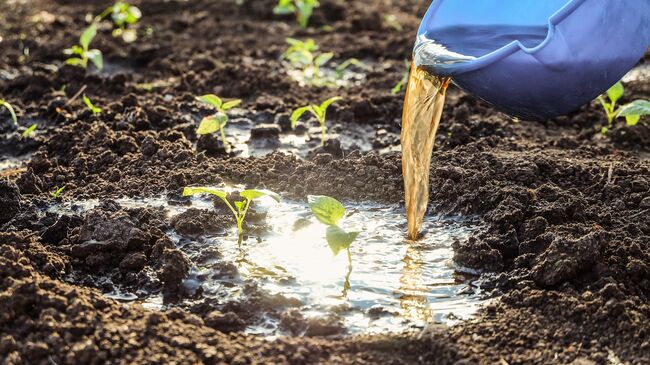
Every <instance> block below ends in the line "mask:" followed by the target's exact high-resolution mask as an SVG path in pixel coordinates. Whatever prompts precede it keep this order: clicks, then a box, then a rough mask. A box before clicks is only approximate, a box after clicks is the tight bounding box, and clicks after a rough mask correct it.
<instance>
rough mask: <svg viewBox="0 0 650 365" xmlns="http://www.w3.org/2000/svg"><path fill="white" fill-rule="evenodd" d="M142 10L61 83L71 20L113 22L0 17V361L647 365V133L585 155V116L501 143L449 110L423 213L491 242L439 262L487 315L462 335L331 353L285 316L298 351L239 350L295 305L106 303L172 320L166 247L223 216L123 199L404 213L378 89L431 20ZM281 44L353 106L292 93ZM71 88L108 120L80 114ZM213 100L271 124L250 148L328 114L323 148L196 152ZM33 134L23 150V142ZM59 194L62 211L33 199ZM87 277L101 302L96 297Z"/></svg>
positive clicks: (333, 337) (477, 106)
mask: <svg viewBox="0 0 650 365" xmlns="http://www.w3.org/2000/svg"><path fill="white" fill-rule="evenodd" d="M138 3H139V5H140V7H141V8H142V10H143V13H144V18H143V19H142V21H141V23H140V24H139V25H138V26H137V27H138V31H139V34H140V38H139V40H138V41H136V42H135V43H133V44H128V45H127V44H124V43H123V42H122V41H121V40H119V39H114V38H112V37H111V35H110V30H109V28H110V26H109V25H108V24H105V25H104V26H103V27H102V29H100V33H99V35H98V37H97V39H96V40H95V41H94V42H93V46H94V47H96V48H99V49H101V50H102V51H103V52H104V55H105V58H106V63H107V68H106V70H104V71H102V72H98V71H96V70H89V72H87V73H86V72H84V71H83V70H81V69H78V68H73V67H70V66H64V65H62V61H63V60H64V59H65V55H63V53H62V50H63V49H64V48H67V47H69V46H71V45H72V44H73V43H74V42H75V41H76V39H77V37H78V35H79V34H80V32H81V30H82V29H83V28H84V27H85V25H86V23H85V19H86V18H87V16H86V14H97V13H99V12H100V11H101V10H103V9H104V8H105V7H106V6H108V5H109V3H108V2H105V1H86V2H83V4H79V2H72V1H67V0H58V1H44V0H34V1H19V0H15V1H13V0H12V1H8V2H7V3H6V7H7V9H6V10H7V11H3V12H2V13H1V14H0V49H1V50H2V52H0V96H1V97H2V98H3V99H5V100H7V101H9V102H11V103H12V104H13V105H14V106H15V108H16V109H17V112H18V115H19V126H18V127H16V126H14V125H13V123H11V121H10V119H9V114H8V113H7V112H6V111H5V110H4V109H2V110H0V156H1V157H2V158H3V159H6V158H24V159H26V160H27V161H28V162H27V163H26V164H25V166H21V165H20V164H16V166H13V167H11V168H10V169H5V170H2V172H1V174H2V181H0V206H1V207H2V210H1V211H0V226H1V227H2V228H1V231H2V232H0V274H1V275H0V279H1V280H0V308H2V310H1V311H0V359H2V360H3V362H4V363H6V364H51V363H56V364H86V363H87V364H92V363H235V364H239V363H241V364H244V363H296V364H301V363H394V364H402V363H403V364H408V363H425V364H431V363H438V364H453V363H484V364H494V363H501V364H528V363H540V364H541V363H544V364H548V363H558V364H570V363H573V364H618V363H630V364H646V363H649V362H650V326H649V325H648V323H650V321H649V317H650V306H649V305H648V297H649V295H650V266H649V265H650V219H648V218H650V162H649V160H648V156H650V155H649V153H650V124H649V123H648V121H647V120H645V121H641V122H640V123H639V124H638V125H637V126H634V127H629V126H626V125H624V123H616V124H615V125H614V126H613V128H611V130H610V131H609V132H608V133H607V134H606V135H604V136H603V135H601V134H600V133H599V131H600V127H601V126H602V125H603V124H604V123H606V120H605V118H604V115H603V113H602V111H601V110H600V106H598V105H597V104H596V103H592V104H591V105H587V106H584V107H582V108H581V109H580V110H578V111H576V112H574V113H572V114H571V115H568V116H565V117H561V118H557V119H554V120H549V121H546V122H527V121H513V120H512V119H510V118H508V117H507V116H505V115H503V114H500V113H498V112H496V111H494V110H493V109H492V108H490V107H489V106H487V105H485V104H483V103H481V102H480V101H477V100H476V99H474V98H473V97H471V96H469V95H466V94H464V93H463V92H462V91H460V90H458V89H455V88H452V89H450V90H449V93H448V101H447V106H446V108H445V111H444V114H443V117H442V122H441V127H440V131H439V132H438V137H437V141H436V144H437V147H436V150H435V152H434V156H433V159H432V169H431V182H430V184H431V197H430V202H431V213H432V214H433V213H435V214H458V213H462V214H472V215H478V216H480V217H481V218H482V220H483V221H484V224H485V227H486V229H485V230H481V231H478V232H476V233H475V234H474V235H473V236H472V237H470V239H468V240H467V241H463V242H458V243H457V244H456V245H455V247H454V249H455V261H456V263H457V264H459V265H462V266H464V267H468V268H472V269H475V270H478V271H480V272H481V273H482V280H481V286H482V288H481V289H482V290H484V291H485V292H487V293H489V294H490V295H492V296H493V297H494V298H495V299H494V300H493V301H491V303H490V304H487V305H486V306H485V307H484V308H483V309H481V310H480V311H479V313H478V314H477V315H476V317H475V318H474V319H472V320H469V321H463V322H461V323H459V324H458V325H455V326H453V327H444V326H436V325H431V326H430V327H427V328H426V329H425V330H423V331H421V332H420V333H408V334H401V335H389V334H385V335H374V336H369V335H363V336H355V337H346V336H342V334H341V331H340V328H339V327H338V326H337V324H336V323H335V321H331V320H328V319H322V320H317V321H314V320H311V319H305V318H302V317H301V316H300V315H298V314H295V315H294V314H287V315H286V317H285V318H283V323H284V325H285V326H286V328H287V329H288V330H291V329H296V331H295V332H296V333H304V332H306V333H307V334H309V335H311V336H314V337H308V336H307V337H281V338H279V339H273V340H267V339H264V338H262V337H256V336H251V335H246V334H244V333H242V329H243V328H244V326H245V324H246V321H247V320H248V319H249V318H248V316H250V315H254V314H255V313H256V312H257V311H260V310H262V309H263V308H268V307H269V306H271V307H273V306H283V307H289V308H290V307H291V305H292V303H291V302H290V301H288V300H287V298H283V297H275V296H272V295H270V294H269V293H266V292H265V291H264V290H260V288H258V287H255V286H252V287H250V288H248V292H247V295H246V296H245V299H243V300H242V301H241V302H236V303H233V304H232V306H231V307H230V308H227V309H224V310H221V309H223V308H221V309H215V308H212V307H210V306H201V305H197V306H194V307H189V308H187V307H184V308H172V309H169V310H167V311H163V312H159V311H156V310H151V309H147V308H145V307H143V306H142V305H140V304H137V303H135V304H134V303H129V304H125V303H121V302H120V301H115V300H112V299H110V298H107V297H106V296H104V295H102V292H107V291H110V290H112V289H115V288H116V287H118V288H129V289H134V288H135V289H139V290H144V291H157V290H159V291H161V292H162V293H164V295H165V297H166V298H167V300H169V301H172V302H173V301H174V300H179V299H183V298H185V299H186V298H188V297H190V298H191V296H192V295H197V294H196V293H188V292H187V291H186V290H185V288H184V287H183V285H181V284H182V282H183V280H185V279H186V278H187V277H188V275H189V272H190V268H191V265H192V264H196V263H193V262H191V261H190V259H189V258H188V257H187V255H186V254H184V253H183V252H182V251H181V250H180V249H179V248H178V247H177V246H176V245H175V244H174V242H172V241H171V239H170V238H169V237H168V236H167V235H166V232H167V230H168V229H169V228H170V227H173V228H174V229H176V230H178V231H182V232H185V233H187V234H202V233H205V232H207V231H209V230H214V229H225V228H226V227H227V226H228V224H229V223H228V221H227V219H226V217H227V215H226V213H227V212H224V211H221V210H218V209H215V210H201V209H199V210H191V211H189V213H186V214H184V215H182V216H180V217H177V218H176V219H174V220H173V221H171V220H169V219H167V217H166V216H165V214H164V213H163V212H162V211H160V210H159V209H155V208H142V207H141V208H125V207H122V206H120V205H119V204H116V203H115V202H114V200H116V199H119V198H121V197H125V196H126V197H154V196H155V197H158V196H161V195H162V196H166V197H167V198H168V200H169V202H170V203H174V204H184V203H185V201H184V200H183V199H182V198H180V190H181V188H182V187H183V186H185V185H188V184H202V185H203V184H212V185H218V184H223V183H232V184H243V185H245V186H248V187H255V188H269V189H272V190H274V191H277V192H282V194H283V196H286V197H290V198H293V199H298V200H304V199H305V197H306V195H308V194H325V195H331V196H334V197H337V198H339V199H347V200H350V201H355V200H356V201H367V200H370V201H375V202H380V203H400V204H401V203H403V188H402V178H401V162H400V155H399V153H397V152H391V148H390V147H394V146H397V143H398V139H397V136H398V135H399V126H400V116H401V108H402V102H403V97H404V95H403V93H400V94H397V95H392V94H391V92H390V90H391V88H392V87H393V86H394V85H395V84H396V83H397V82H398V81H399V80H400V79H401V77H402V74H403V71H404V59H405V58H407V57H408V56H409V53H410V49H411V45H412V40H413V34H414V32H415V29H416V27H417V24H418V20H419V18H420V17H421V15H422V14H423V12H424V11H425V10H426V5H427V4H425V3H424V2H421V1H384V2H376V1H370V0H359V1H354V2H338V1H335V0H322V1H321V4H322V6H321V7H320V8H318V9H317V10H316V12H315V15H314V18H313V22H312V24H313V26H312V27H310V28H308V29H307V30H300V29H299V28H298V27H297V26H296V25H295V24H294V23H293V21H292V19H290V18H282V17H280V18H278V17H277V16H275V15H273V13H272V8H273V6H274V1H270V0H269V1H267V0H264V1H261V0H260V1H244V2H242V4H241V5H237V2H235V1H227V0H223V1H222V0H219V1H207V0H205V1H202V0H194V1H179V2H169V1H142V2H138ZM383 14H394V15H395V16H396V18H397V20H398V21H400V22H401V24H402V25H403V27H404V30H403V31H398V30H396V29H394V28H392V27H390V26H389V25H387V24H385V23H384V20H383V18H382V15H383ZM323 25H329V26H331V29H327V28H323V27H322V26H323ZM287 36H292V37H299V38H305V37H312V38H314V39H315V40H316V41H317V42H318V44H319V45H321V47H322V49H323V50H328V51H332V52H334V53H335V60H336V61H338V62H340V61H344V60H345V59H347V58H350V57H355V58H358V59H360V60H362V61H364V62H367V63H368V64H370V65H372V68H371V70H370V71H366V78H365V81H364V82H363V83H362V84H359V85H351V86H349V87H346V88H342V89H338V90H331V89H327V88H302V87H300V86H299V85H298V84H297V83H296V82H295V81H294V80H292V79H291V77H289V76H288V75H287V74H286V73H285V71H284V69H283V66H282V62H281V61H280V55H281V53H282V52H283V51H284V48H285V45H284V38H285V37H287ZM647 59H648V56H646V60H645V61H640V62H641V63H643V62H647ZM143 85H146V87H145V86H143ZM82 88H84V89H83V93H85V94H86V95H87V96H89V97H90V98H91V99H92V100H93V102H94V103H95V104H96V105H98V106H100V107H101V108H102V109H103V112H102V114H100V115H93V114H92V113H91V112H90V111H88V110H87V109H86V108H85V106H84V105H83V104H82V102H81V101H80V98H79V97H76V98H75V97H74V96H75V94H77V93H78V92H79V90H81V89H82ZM626 89H627V94H626V96H625V100H623V101H624V102H625V101H629V100H632V99H635V98H648V97H649V96H650V83H649V82H648V81H647V80H630V81H628V82H627V83H626ZM208 92H214V93H217V94H219V95H221V96H223V97H226V98H242V99H243V100H244V102H243V104H242V107H241V110H238V111H237V115H238V118H240V119H242V120H244V119H245V120H249V121H250V122H251V123H253V124H254V125H256V126H257V125H259V124H265V125H266V127H265V128H266V129H264V130H258V131H256V132H255V135H256V138H257V139H261V140H262V141H267V142H268V145H273V143H276V142H277V138H278V136H286V135H289V134H291V133H294V132H292V131H290V128H287V126H288V124H287V121H288V116H289V114H290V113H291V111H292V110H293V108H295V107H297V106H301V105H304V104H307V103H312V102H317V101H320V100H324V99H326V98H328V97H331V96H334V95H337V94H338V95H341V96H343V97H344V98H345V99H344V100H343V101H341V102H340V103H337V104H335V105H334V106H333V107H332V109H331V111H330V113H329V114H328V115H329V120H330V123H331V126H332V128H331V129H332V130H333V131H335V132H336V133H332V134H330V136H329V138H330V139H329V140H328V142H327V143H326V145H325V146H324V147H323V148H319V147H318V146H317V144H316V145H315V146H307V147H306V148H305V150H304V151H305V153H303V154H302V155H300V156H298V155H295V154H285V153H281V152H274V153H272V154H270V155H266V156H262V157H241V156H237V154H236V153H232V154H227V153H226V152H225V151H223V148H221V147H220V146H219V142H218V141H216V140H208V141H201V140H200V139H197V136H196V135H195V133H194V131H195V129H196V125H197V124H198V122H199V120H200V119H201V117H202V116H205V115H207V114H208V113H209V111H208V110H207V109H206V108H205V107H204V106H202V105H200V104H199V103H197V102H196V101H194V96H195V95H199V94H203V93H208ZM33 123H36V124H38V129H37V130H36V133H35V134H34V135H32V137H28V138H21V137H20V133H21V132H22V131H23V130H24V129H25V128H27V127H29V125H31V124H33ZM314 123H315V121H309V120H306V121H305V123H304V124H303V126H302V129H303V130H307V129H308V128H309V127H310V126H315V124H314ZM358 130H363V131H370V130H374V136H370V137H369V138H368V141H369V142H367V143H370V144H371V146H372V150H370V151H369V150H368V148H361V146H354V145H352V144H348V143H342V141H344V139H345V135H346V131H358ZM335 134H338V135H339V136H341V137H336V135H335ZM353 134H354V133H353ZM366 134H368V133H367V132H366ZM348 135H349V134H348ZM316 138H317V137H316ZM197 150H198V151H197ZM61 186H65V190H64V192H63V194H62V195H61V196H60V197H59V198H57V199H54V198H53V197H51V196H50V192H52V191H54V190H56V189H57V188H58V187H61ZM91 198H96V199H100V200H101V204H99V205H98V206H97V207H95V208H94V209H92V210H91V211H90V212H89V213H88V214H81V211H80V212H79V213H75V212H74V211H69V212H66V213H65V214H58V213H54V212H51V211H48V207H50V206H51V205H52V201H53V200H59V201H63V202H71V203H74V202H75V201H79V200H83V199H91ZM260 219H261V218H260ZM251 224H252V225H253V226H254V225H255V221H254V220H252V221H251ZM214 255H218V250H217V251H216V252H215V253H214ZM207 259H209V257H207ZM223 269H224V270H227V269H228V268H227V267H224V268H223ZM97 275H101V276H103V277H107V278H109V279H110V281H107V282H104V283H98V282H97V281H96V280H94V279H93V278H94V276H97ZM71 282H74V284H71ZM242 308H244V309H245V310H244V309H242Z"/></svg>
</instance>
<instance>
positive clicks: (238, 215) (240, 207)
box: [183, 186, 280, 244]
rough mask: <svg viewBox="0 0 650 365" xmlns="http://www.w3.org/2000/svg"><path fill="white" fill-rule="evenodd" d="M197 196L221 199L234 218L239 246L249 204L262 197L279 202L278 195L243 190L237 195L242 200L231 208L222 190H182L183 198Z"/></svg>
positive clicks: (189, 188)
mask: <svg viewBox="0 0 650 365" xmlns="http://www.w3.org/2000/svg"><path fill="white" fill-rule="evenodd" d="M198 194H211V195H214V196H216V197H218V198H219V199H221V200H222V201H223V202H224V203H225V204H226V206H227V207H228V208H229V209H230V211H231V212H232V214H233V216H234V217H235V220H236V221H237V234H238V236H239V244H241V242H242V239H243V235H244V221H245V219H246V213H247V212H248V208H249V207H250V205H251V202H252V201H253V200H255V199H258V198H261V197H263V196H268V197H271V198H273V200H275V201H276V202H278V203H279V202H280V195H278V194H276V193H274V192H272V191H269V190H252V189H249V190H244V191H242V192H240V193H239V195H240V196H241V197H242V198H243V199H244V200H241V201H236V202H234V206H233V204H231V203H230V202H229V201H228V193H227V192H225V191H224V190H220V189H216V188H211V187H203V186H198V187H190V186H188V187H185V188H184V189H183V196H194V195H198Z"/></svg>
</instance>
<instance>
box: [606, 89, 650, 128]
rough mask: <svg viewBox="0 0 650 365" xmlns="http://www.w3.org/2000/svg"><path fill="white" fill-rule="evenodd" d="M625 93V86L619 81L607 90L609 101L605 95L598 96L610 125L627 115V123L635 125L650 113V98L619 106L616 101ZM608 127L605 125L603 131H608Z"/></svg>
mask: <svg viewBox="0 0 650 365" xmlns="http://www.w3.org/2000/svg"><path fill="white" fill-rule="evenodd" d="M624 93H625V88H624V87H623V84H622V83H621V82H620V81H619V82H617V83H616V84H614V86H612V87H611V88H610V89H609V90H607V98H608V99H609V102H608V101H607V100H605V97H604V96H603V95H601V96H599V97H598V101H599V102H600V104H601V105H602V106H603V109H605V115H606V116H607V123H608V126H609V127H611V126H612V123H613V122H614V120H615V119H617V118H620V117H625V120H626V122H627V125H629V126H634V125H636V124H637V123H639V120H640V119H641V117H642V116H645V115H650V100H643V99H638V100H634V101H633V102H631V103H628V104H625V105H623V106H620V107H618V108H617V104H616V103H617V102H618V101H619V100H620V99H621V98H622V97H623V94H624ZM608 129H609V128H608V127H603V129H602V132H603V133H606V132H607V130H608Z"/></svg>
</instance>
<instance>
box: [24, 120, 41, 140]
mask: <svg viewBox="0 0 650 365" xmlns="http://www.w3.org/2000/svg"><path fill="white" fill-rule="evenodd" d="M37 127H38V125H37V124H36V123H34V124H32V125H30V126H29V128H27V129H25V131H24V132H23V134H22V137H23V138H27V137H29V136H31V135H32V134H33V133H34V131H35V130H36V128H37Z"/></svg>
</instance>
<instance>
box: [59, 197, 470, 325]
mask: <svg viewBox="0 0 650 365" xmlns="http://www.w3.org/2000/svg"><path fill="white" fill-rule="evenodd" d="M115 201H116V202H117V203H118V204H120V205H121V206H123V207H130V208H138V207H160V208H163V209H165V210H166V213H167V217H168V218H171V217H172V216H174V215H176V214H180V213H182V212H183V211H185V210H187V209H189V208H191V207H194V208H199V209H212V207H213V203H212V201H210V200H202V199H193V200H192V201H191V205H183V206H176V205H169V204H168V203H167V200H166V198H163V197H159V198H153V199H147V200H140V199H128V198H122V199H116V200H115ZM98 204H99V201H98V200H87V201H81V202H75V203H62V204H60V205H57V206H53V207H51V208H50V211H52V212H56V213H59V214H62V213H66V212H71V211H73V212H76V213H78V214H79V213H83V212H84V211H86V210H89V209H92V208H93V207H95V206H97V205H98ZM346 206H348V207H349V209H348V210H349V213H348V216H347V217H346V218H345V220H344V222H343V223H342V227H344V228H345V229H346V230H359V231H362V233H361V234H360V235H359V237H358V238H357V240H356V241H355V242H354V243H353V244H352V247H351V252H352V260H353V261H352V270H351V271H349V267H348V261H347V256H346V255H345V254H340V255H339V256H337V257H334V256H333V255H332V253H331V251H330V249H329V248H328V246H327V242H326V240H325V238H324V236H325V227H324V226H323V225H322V224H319V223H318V222H317V221H316V220H315V219H314V218H313V217H312V215H311V212H310V210H309V208H308V206H307V204H306V203H302V202H296V201H286V200H283V201H282V202H281V203H279V204H278V203H275V202H274V201H272V200H271V199H262V200H261V201H260V202H259V204H257V208H256V209H257V210H258V211H261V212H266V221H265V222H266V225H267V226H268V230H266V233H264V234H261V235H260V237H250V238H249V239H248V240H247V241H244V243H243V245H242V246H241V247H239V246H238V243H237V235H236V228H235V227H234V224H233V226H232V227H231V229H230V232H229V233H228V235H227V236H203V237H182V236H180V235H179V234H178V233H176V232H170V233H169V234H170V236H171V237H172V238H174V240H175V242H177V244H178V245H179V248H180V249H181V250H183V251H184V252H186V254H187V255H188V256H189V257H190V259H197V258H198V257H200V256H201V252H202V251H203V250H206V249H214V248H215V247H216V248H217V249H218V250H219V253H220V257H219V258H214V259H213V261H211V262H210V263H209V264H207V265H206V264H203V265H202V266H201V267H195V268H194V269H193V270H192V273H191V276H190V278H188V279H187V280H186V282H185V286H186V288H187V289H188V290H192V289H197V288H198V287H199V286H201V287H202V289H203V296H204V297H205V298H207V299H208V300H210V299H214V300H215V301H217V302H220V303H223V302H224V301H227V300H228V299H231V300H235V299H236V298H237V297H239V296H240V295H241V294H242V292H243V287H244V283H245V282H246V281H250V280H253V281H256V282H257V283H258V284H259V286H260V287H261V288H263V289H264V290H265V291H267V292H269V293H270V294H282V295H283V296H285V297H288V298H295V299H298V300H300V301H301V302H302V303H303V305H302V306H301V307H300V308H299V310H300V312H301V313H302V314H303V315H304V316H305V317H312V316H316V317H325V316H328V315H330V314H332V313H338V315H339V317H340V318H341V320H342V321H343V323H344V324H345V326H346V327H347V329H348V332H349V333H351V334H354V333H362V332H365V333H378V332H386V331H394V332H395V331H401V330H405V329H408V328H414V327H417V328H420V327H423V326H425V325H426V324H428V323H432V322H435V323H448V324H453V323H455V322H456V321H458V320H459V319H466V318H468V317H470V316H471V315H472V314H473V313H474V312H475V311H476V309H477V308H478V305H479V304H480V303H481V302H480V300H479V299H478V297H477V294H474V293H477V290H478V289H476V288H474V287H473V285H472V280H474V279H475V278H473V277H470V276H469V275H468V274H462V273H461V272H460V271H461V270H460V269H459V268H456V267H455V265H454V264H453V262H452V257H453V250H452V249H451V244H452V242H453V241H454V240H461V241H462V240H465V239H467V238H468V236H469V235H470V234H471V232H472V231H474V230H475V229H477V225H476V224H475V223H471V222H468V221H464V220H462V219H452V218H448V219H443V218H440V217H436V216H428V217H425V220H424V222H423V227H422V229H423V238H422V239H421V240H419V241H418V242H410V241H407V240H406V239H405V237H404V232H405V229H406V219H405V218H404V212H403V209H402V208H400V207H399V206H397V205H382V204H377V203H369V202H365V203H350V202H348V203H347V204H346ZM232 264H234V265H235V266H236V267H237V268H238V273H239V274H238V275H237V277H230V276H227V275H224V274H222V273H221V272H220V270H221V269H222V268H223V267H224V265H232ZM108 296H109V297H111V298H114V299H117V300H120V301H135V300H137V301H138V302H140V303H142V304H143V305H145V307H147V308H150V309H154V310H156V309H157V310H159V309H163V308H164V306H163V303H162V299H161V297H160V295H154V296H149V297H145V298H143V297H138V296H137V295H135V294H132V293H124V292H113V293H110V294H108ZM278 326H279V319H278V318H277V315H274V314H268V315H265V318H263V319H261V320H260V322H259V323H257V324H256V325H254V326H251V327H249V328H248V332H249V333H255V334H263V335H279V334H283V333H282V331H280V330H279V329H278Z"/></svg>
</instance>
